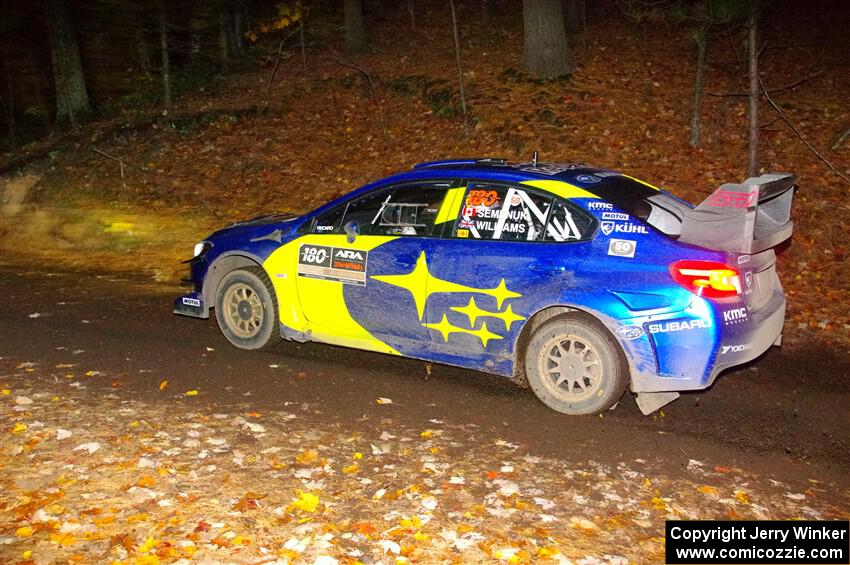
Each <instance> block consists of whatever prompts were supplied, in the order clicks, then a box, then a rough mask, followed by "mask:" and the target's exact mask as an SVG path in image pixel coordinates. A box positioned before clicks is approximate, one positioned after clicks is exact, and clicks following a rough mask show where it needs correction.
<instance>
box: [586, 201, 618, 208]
mask: <svg viewBox="0 0 850 565" xmlns="http://www.w3.org/2000/svg"><path fill="white" fill-rule="evenodd" d="M587 209H588V210H613V209H614V205H613V204H609V203H608V202H597V201H594V202H589V203H588V204H587Z"/></svg>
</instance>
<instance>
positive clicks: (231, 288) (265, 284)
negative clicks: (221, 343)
mask: <svg viewBox="0 0 850 565" xmlns="http://www.w3.org/2000/svg"><path fill="white" fill-rule="evenodd" d="M215 318H216V321H218V327H219V328H221V333H223V334H224V337H226V338H227V339H228V341H230V343H232V344H233V345H235V346H236V347H239V348H241V349H265V348H268V347H271V346H272V345H274V344H275V343H277V342H279V341H280V339H281V338H280V332H279V331H278V323H277V300H276V298H275V295H274V290H273V288H272V285H271V281H270V280H269V277H268V276H267V275H266V272H265V271H263V269H261V268H260V267H247V268H244V269H236V270H235V271H231V272H229V273H227V274H226V275H224V277H223V278H222V279H221V282H220V283H219V285H218V289H217V290H216V295H215Z"/></svg>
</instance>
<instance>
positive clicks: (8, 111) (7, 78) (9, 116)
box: [0, 60, 16, 143]
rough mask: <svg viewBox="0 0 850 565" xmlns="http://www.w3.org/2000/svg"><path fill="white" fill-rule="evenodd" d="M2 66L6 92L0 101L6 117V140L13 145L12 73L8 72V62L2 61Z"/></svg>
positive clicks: (13, 98) (13, 99)
mask: <svg viewBox="0 0 850 565" xmlns="http://www.w3.org/2000/svg"><path fill="white" fill-rule="evenodd" d="M2 66H3V83H4V85H5V87H6V88H5V90H6V92H5V93H4V95H3V96H2V97H0V100H2V103H3V114H4V115H5V116H6V126H7V127H8V132H7V134H8V138H9V142H10V143H15V133H16V132H15V89H14V83H13V82H12V73H11V72H10V71H9V62H8V61H6V60H4V61H3V63H2Z"/></svg>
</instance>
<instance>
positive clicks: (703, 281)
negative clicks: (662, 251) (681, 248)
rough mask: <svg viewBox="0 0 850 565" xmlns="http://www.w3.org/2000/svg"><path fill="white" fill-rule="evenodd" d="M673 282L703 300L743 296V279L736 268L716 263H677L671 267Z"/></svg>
mask: <svg viewBox="0 0 850 565" xmlns="http://www.w3.org/2000/svg"><path fill="white" fill-rule="evenodd" d="M670 274H671V275H672V276H673V280H674V281H676V282H677V283H679V284H680V285H682V286H683V287H685V288H686V289H688V290H689V291H691V292H693V293H694V294H696V295H697V296H702V297H703V298H728V297H730V296H737V295H739V294H741V277H740V276H739V275H738V270H737V269H736V268H735V267H730V266H729V265H724V264H723V263H716V262H714V261H676V262H675V263H673V264H672V265H670Z"/></svg>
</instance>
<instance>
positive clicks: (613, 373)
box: [525, 314, 629, 415]
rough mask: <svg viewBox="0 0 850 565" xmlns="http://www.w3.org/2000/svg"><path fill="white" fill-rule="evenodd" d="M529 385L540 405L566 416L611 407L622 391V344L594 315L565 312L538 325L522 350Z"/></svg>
mask: <svg viewBox="0 0 850 565" xmlns="http://www.w3.org/2000/svg"><path fill="white" fill-rule="evenodd" d="M525 374H526V378H527V379H528V384H529V385H530V386H531V389H532V390H533V391H534V394H536V395H537V398H539V399H540V400H541V401H542V402H543V404H545V405H546V406H548V407H549V408H552V409H553V410H556V411H558V412H561V413H562V414H570V415H586V414H596V413H599V412H602V411H603V410H607V409H608V408H610V407H612V406H613V405H614V404H616V403H617V401H619V400H620V397H621V396H622V395H623V393H624V392H625V390H626V386H627V385H628V381H629V379H628V371H627V368H626V363H625V359H624V356H623V353H622V349H620V345H619V344H618V343H617V342H616V341H615V340H614V338H613V337H612V336H611V334H610V333H609V332H608V331H607V330H606V329H605V328H604V327H603V326H602V325H601V324H599V323H598V322H597V321H596V320H594V319H593V318H591V317H590V316H587V315H583V314H565V315H563V316H558V317H556V318H552V319H551V320H549V321H547V322H546V323H544V324H543V325H542V326H540V327H539V328H538V329H537V330H536V331H535V332H534V334H532V336H531V339H530V340H529V342H528V345H527V347H526V349H525Z"/></svg>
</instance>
